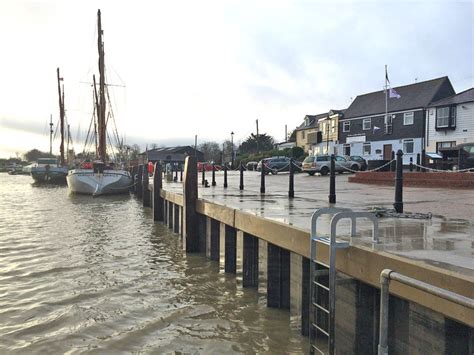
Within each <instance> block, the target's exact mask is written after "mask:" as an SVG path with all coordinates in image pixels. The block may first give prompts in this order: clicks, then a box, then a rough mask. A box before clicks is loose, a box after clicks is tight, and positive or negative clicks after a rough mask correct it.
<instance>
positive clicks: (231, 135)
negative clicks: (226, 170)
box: [230, 132, 234, 169]
mask: <svg viewBox="0 0 474 355" xmlns="http://www.w3.org/2000/svg"><path fill="white" fill-rule="evenodd" d="M230 144H231V145H232V158H231V161H230V168H231V169H234V132H230Z"/></svg>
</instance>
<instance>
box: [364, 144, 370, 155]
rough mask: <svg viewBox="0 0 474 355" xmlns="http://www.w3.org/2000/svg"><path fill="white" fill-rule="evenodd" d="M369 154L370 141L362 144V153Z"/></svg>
mask: <svg viewBox="0 0 474 355" xmlns="http://www.w3.org/2000/svg"><path fill="white" fill-rule="evenodd" d="M370 154H371V149H370V143H364V144H363V145H362V155H370Z"/></svg>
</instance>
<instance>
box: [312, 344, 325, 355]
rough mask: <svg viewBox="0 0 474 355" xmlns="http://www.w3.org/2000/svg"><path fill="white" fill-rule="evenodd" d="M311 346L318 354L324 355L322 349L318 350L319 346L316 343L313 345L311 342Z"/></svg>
mask: <svg viewBox="0 0 474 355" xmlns="http://www.w3.org/2000/svg"><path fill="white" fill-rule="evenodd" d="M311 347H312V348H313V349H314V350H316V351H317V352H318V353H320V354H323V355H324V351H322V350H320V349H319V348H318V347H317V346H316V345H314V344H311Z"/></svg>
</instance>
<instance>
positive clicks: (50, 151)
mask: <svg viewBox="0 0 474 355" xmlns="http://www.w3.org/2000/svg"><path fill="white" fill-rule="evenodd" d="M49 155H53V115H52V114H50V115H49Z"/></svg>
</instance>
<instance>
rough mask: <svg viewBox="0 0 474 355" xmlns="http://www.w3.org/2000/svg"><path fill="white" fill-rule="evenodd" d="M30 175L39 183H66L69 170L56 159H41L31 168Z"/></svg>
mask: <svg viewBox="0 0 474 355" xmlns="http://www.w3.org/2000/svg"><path fill="white" fill-rule="evenodd" d="M30 174H31V177H32V178H33V180H35V182H37V183H44V182H50V183H59V184H61V183H62V184H64V183H66V176H67V174H68V170H67V167H66V166H61V165H60V164H58V161H57V160H56V159H54V158H39V159H38V161H37V162H36V163H35V164H33V165H32V166H31V168H30Z"/></svg>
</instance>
